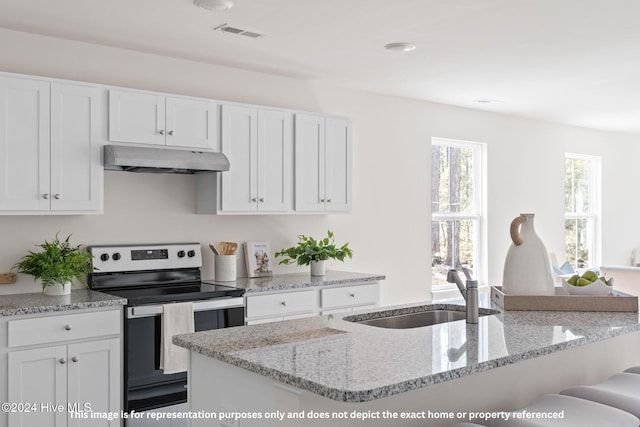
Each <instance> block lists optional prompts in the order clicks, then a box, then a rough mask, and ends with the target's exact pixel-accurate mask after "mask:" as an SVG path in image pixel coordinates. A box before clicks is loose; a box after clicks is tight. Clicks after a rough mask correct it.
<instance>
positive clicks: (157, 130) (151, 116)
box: [109, 90, 218, 150]
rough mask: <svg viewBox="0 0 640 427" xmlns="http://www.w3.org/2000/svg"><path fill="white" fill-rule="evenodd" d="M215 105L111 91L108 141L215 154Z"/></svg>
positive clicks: (188, 99)
mask: <svg viewBox="0 0 640 427" xmlns="http://www.w3.org/2000/svg"><path fill="white" fill-rule="evenodd" d="M216 111H217V106H216V102H215V101H212V100H208V99H199V98H188V97H170V96H165V95H164V94H155V93H149V92H137V91H119V90H110V91H109V140H110V141H114V142H127V143H136V144H152V145H166V146H171V147H183V148H192V149H203V150H215V149H217V148H218V146H217V138H216Z"/></svg>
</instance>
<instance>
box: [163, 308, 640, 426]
mask: <svg viewBox="0 0 640 427" xmlns="http://www.w3.org/2000/svg"><path fill="white" fill-rule="evenodd" d="M460 308H461V306H456V305H449V304H431V305H420V306H407V307H401V308H396V309H389V310H382V309H376V310H372V311H370V312H364V313H357V314H350V315H344V314H336V315H328V316H319V317H313V318H308V319H300V320H291V321H284V322H275V323H268V324H261V325H255V326H245V327H240V328H231V329H224V330H218V331H211V332H201V333H196V334H189V335H180V336H177V337H174V343H175V344H177V345H180V346H182V347H185V348H187V349H189V350H191V363H192V374H191V376H192V379H193V381H192V383H191V386H192V387H194V389H193V390H194V391H193V392H192V394H191V395H192V396H194V401H193V405H194V406H192V409H200V410H206V409H212V408H214V407H216V405H218V403H217V401H216V399H215V398H213V396H212V394H211V393H208V394H207V397H205V398H200V397H198V396H199V395H202V393H205V390H207V381H212V380H213V378H214V377H215V378H217V379H218V380H217V381H218V384H219V381H224V379H225V378H226V379H227V381H228V387H229V388H226V387H225V393H224V396H223V397H222V401H223V402H226V403H225V404H226V405H227V406H229V405H230V406H231V407H234V408H237V409H239V410H249V409H251V408H255V407H257V408H264V410H267V409H269V408H271V409H274V410H275V409H283V408H286V407H293V408H302V409H308V408H316V409H317V408H324V409H325V410H326V412H327V413H330V414H331V413H336V411H338V412H340V411H342V410H349V409H354V408H356V409H357V410H358V411H363V410H365V411H366V410H373V408H376V407H377V408H389V410H394V409H395V410H397V411H409V412H412V413H417V412H420V411H421V410H422V411H425V410H427V409H428V410H431V411H444V410H446V411H449V410H451V411H452V412H460V411H463V412H461V414H463V413H466V412H465V411H471V410H484V411H491V410H495V411H498V410H499V411H501V410H512V409H514V408H517V407H521V406H524V405H526V404H528V403H530V402H531V401H533V400H535V399H536V398H539V397H540V395H542V394H545V393H556V392H558V391H560V390H561V389H562V388H564V387H568V386H571V385H577V384H579V383H580V381H583V382H584V381H585V380H586V381H589V382H592V383H593V382H597V381H601V380H603V379H604V378H606V377H607V376H608V375H611V374H612V373H615V372H618V371H621V370H623V369H624V368H626V367H629V366H631V365H640V322H639V320H638V313H635V312H626V313H625V312H617V313H609V312H548V311H547V312H538V311H511V312H501V313H499V314H495V315H485V316H481V317H480V321H479V323H478V324H477V325H469V324H467V323H466V322H465V321H464V320H459V321H453V322H447V323H442V324H438V325H433V326H427V327H420V328H413V329H386V328H379V327H374V326H369V325H363V324H359V323H354V322H352V321H348V320H358V319H366V318H369V317H372V316H379V315H380V311H387V312H386V313H384V314H385V315H395V314H404V313H410V312H416V311H422V310H430V309H460ZM494 308H496V307H494ZM367 313H369V314H367ZM371 313H374V314H371ZM345 319H346V320H345ZM207 378H208V379H207ZM243 384H244V386H243ZM514 387H517V388H518V390H519V392H518V393H513V391H514ZM234 389H237V393H238V399H234V397H233V396H234V391H233V390H234ZM256 390H262V392H260V393H258V396H255V398H254V399H250V400H246V399H245V400H242V399H241V398H240V397H243V396H246V395H247V393H248V394H249V395H251V396H253V393H255V392H256ZM520 390H522V392H520ZM267 395H268V396H270V397H268V396H267ZM273 396H276V397H273ZM274 399H275V400H274ZM243 402H244V403H243ZM283 402H284V403H283ZM345 408H346V409H345ZM380 410H381V409H380ZM262 421H263V422H264V420H262ZM304 421H305V422H304V423H302V424H299V425H308V424H309V423H311V422H312V421H311V420H308V419H305V420H304ZM360 421H362V420H343V421H341V422H340V424H336V425H369V424H366V423H364V424H359V422H360ZM368 421H371V420H368ZM453 421H454V420H451V419H446V420H443V419H430V420H427V423H425V420H422V423H421V424H420V423H416V422H415V420H414V421H413V422H411V421H407V423H400V422H397V423H394V424H393V425H434V426H436V425H450V424H452V423H453ZM194 425H198V424H197V423H196V424H194ZM242 425H243V426H245V425H252V424H251V423H249V424H246V423H245V424H242ZM256 425H268V424H264V423H263V424H256ZM293 425H298V424H295V423H294V424H293ZM380 425H387V424H385V423H383V422H381V423H380ZM389 425H391V424H389Z"/></svg>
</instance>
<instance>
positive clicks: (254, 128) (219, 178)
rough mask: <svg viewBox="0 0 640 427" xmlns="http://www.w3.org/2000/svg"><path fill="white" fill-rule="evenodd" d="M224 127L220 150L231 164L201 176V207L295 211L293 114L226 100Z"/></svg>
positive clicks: (211, 210)
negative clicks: (230, 102) (231, 103)
mask: <svg viewBox="0 0 640 427" xmlns="http://www.w3.org/2000/svg"><path fill="white" fill-rule="evenodd" d="M221 127H222V136H221V151H222V153H224V154H225V155H226V156H227V157H228V158H229V163H230V164H231V168H230V169H229V171H228V172H223V173H221V174H204V175H199V176H198V177H197V180H198V213H257V212H263V213H269V212H290V211H291V210H292V200H293V185H292V181H291V180H292V176H293V122H292V114H291V113H290V112H288V111H285V110H277V109H273V110H272V109H265V108H258V107H254V106H245V105H226V104H225V105H222V125H221ZM218 186H219V188H218ZM218 190H219V191H218Z"/></svg>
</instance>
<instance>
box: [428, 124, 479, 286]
mask: <svg viewBox="0 0 640 427" xmlns="http://www.w3.org/2000/svg"><path fill="white" fill-rule="evenodd" d="M430 146H431V149H433V146H445V147H457V148H466V149H471V150H472V159H473V160H472V161H473V175H472V177H473V178H472V180H473V205H472V209H471V211H470V212H454V213H451V212H449V213H441V212H433V200H430V209H431V212H430V213H431V224H433V222H434V221H448V220H454V221H462V220H471V221H474V223H475V226H474V233H473V234H474V235H473V237H472V239H473V242H474V245H473V259H474V263H475V265H474V270H475V271H474V272H473V274H474V278H475V279H477V280H478V283H479V285H480V286H486V283H487V276H486V275H487V262H488V260H487V257H486V255H483V254H487V244H486V235H487V220H486V217H487V215H486V206H487V203H486V195H487V185H486V183H487V175H486V171H487V144H486V143H483V142H476V141H465V140H459V139H448V138H439V137H432V138H431V144H430ZM430 152H431V150H430ZM430 166H431V168H433V167H434V165H430ZM432 186H433V183H432V182H430V183H429V187H430V191H429V195H431V193H432ZM429 229H431V226H430V227H429ZM429 244H430V247H433V242H431V233H430V234H429ZM430 255H431V259H433V253H432V252H431V250H430ZM431 278H433V275H432V276H431ZM431 293H432V295H434V296H435V294H437V295H438V298H440V297H446V296H449V295H448V294H451V296H456V294H458V288H457V287H456V285H455V284H442V285H434V283H433V280H431ZM458 295H459V294H458Z"/></svg>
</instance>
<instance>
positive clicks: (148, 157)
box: [104, 145, 229, 174]
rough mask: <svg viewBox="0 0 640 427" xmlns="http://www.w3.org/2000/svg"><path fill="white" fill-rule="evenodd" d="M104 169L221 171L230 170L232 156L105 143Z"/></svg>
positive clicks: (169, 171)
mask: <svg viewBox="0 0 640 427" xmlns="http://www.w3.org/2000/svg"><path fill="white" fill-rule="evenodd" d="M104 168H105V170H111V171H126V172H147V173H187V174H193V173H203V172H222V171H228V170H229V159H227V157H226V156H225V155H224V154H222V153H212V152H210V151H188V150H176V149H170V148H154V147H130V146H125V145H105V146H104Z"/></svg>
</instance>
